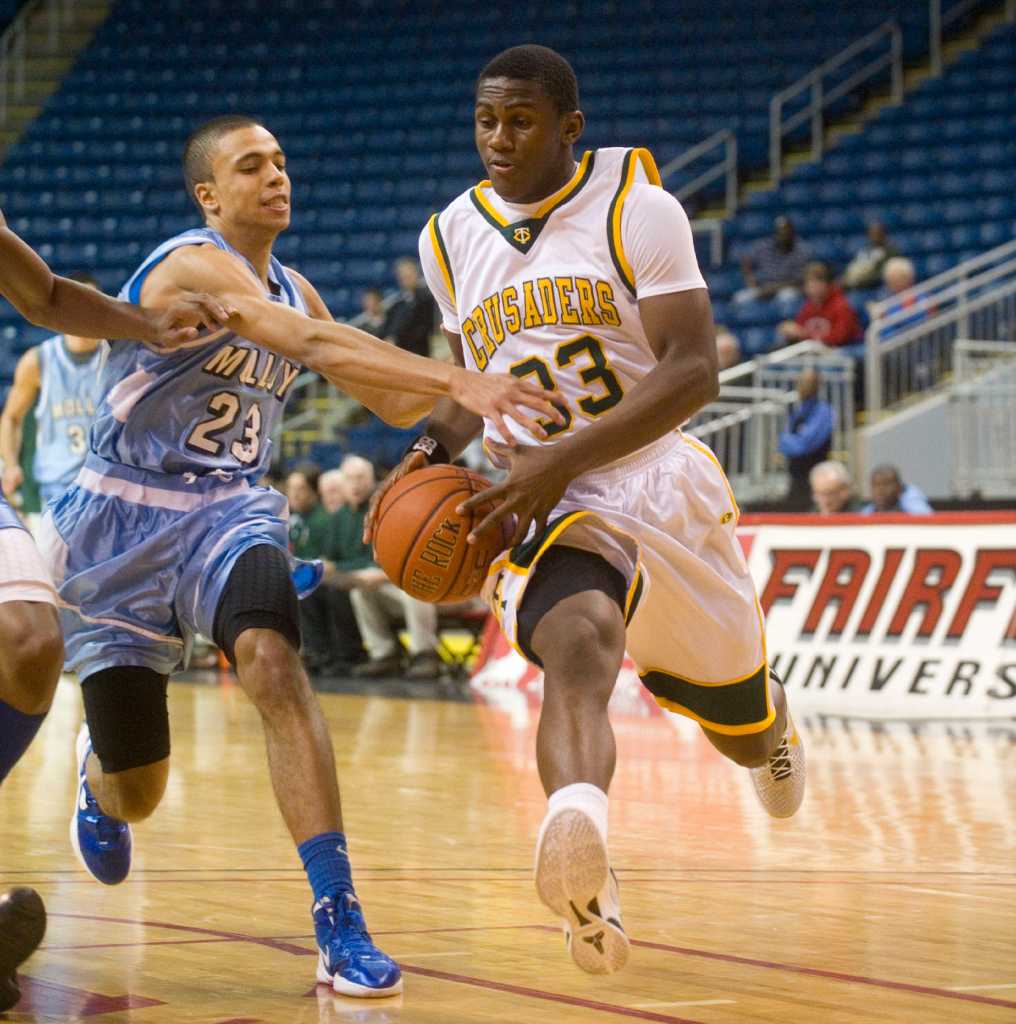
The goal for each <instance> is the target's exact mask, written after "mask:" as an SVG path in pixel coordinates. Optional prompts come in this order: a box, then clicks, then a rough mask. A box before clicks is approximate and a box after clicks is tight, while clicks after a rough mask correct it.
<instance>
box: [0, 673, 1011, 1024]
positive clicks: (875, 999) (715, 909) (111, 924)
mask: <svg viewBox="0 0 1016 1024" xmlns="http://www.w3.org/2000/svg"><path fill="white" fill-rule="evenodd" d="M322 699H323V702H324V707H325V710H326V713H327V716H328V720H329V723H330V726H331V729H332V733H333V736H334V739H335V744H336V751H337V755H338V760H339V765H340V771H341V775H342V778H343V779H344V783H345V788H344V794H345V803H346V813H347V821H348V831H349V833H350V836H351V848H352V856H353V864H354V869H355V872H356V877H357V880H358V887H359V891H360V894H361V896H362V897H363V900H364V903H365V906H366V909H367V912H368V919H369V921H370V923H371V926H372V928H373V930H374V934H375V936H376V937H377V938H379V939H380V940H381V941H382V942H383V944H384V946H385V948H386V949H387V950H388V951H389V952H391V953H392V954H394V955H395V956H396V957H397V958H398V959H399V960H400V962H401V963H402V964H403V968H404V970H405V973H406V991H405V993H404V995H403V996H401V997H399V998H398V999H396V1000H387V1001H380V1002H377V1003H364V1002H358V1001H352V1000H345V999H340V998H338V997H334V996H332V995H331V993H330V992H328V991H327V990H324V989H322V990H320V991H316V990H315V986H314V967H315V959H314V956H313V952H312V951H313V942H312V940H311V937H310V932H311V929H310V919H309V915H308V907H309V904H310V894H309V891H308V889H307V886H306V883H305V881H304V877H303V873H302V871H301V870H300V868H299V862H298V860H297V858H296V855H295V852H294V851H293V849H292V847H291V845H290V843H289V840H288V838H287V835H286V833H285V831H284V828H283V825H282V822H281V819H280V818H279V816H278V814H277V812H276V810H275V807H274V805H273V802H272V799H271V796H270V792H269V788H268V780H267V775H266V770H265V766H264V756H263V753H262V741H261V731H260V727H259V724H258V721H257V718H256V716H255V714H254V713H253V712H252V710H251V709H250V707H249V706H248V705H247V703H246V701H245V699H244V698H243V696H242V694H240V693H239V692H238V691H237V690H236V688H235V687H233V686H230V685H226V686H218V685H215V686H209V685H191V684H175V685H174V686H173V687H172V688H171V707H172V717H173V724H174V771H173V776H172V780H171V782H170V787H169V792H168V794H167V796H166V800H165V802H164V804H163V806H162V807H161V808H160V810H159V812H158V813H157V814H156V816H155V817H154V818H153V819H152V820H151V821H150V822H149V823H147V824H145V825H143V826H142V827H140V828H138V829H137V830H136V833H135V842H136V847H137V857H136V862H135V870H134V872H133V874H132V876H131V878H130V879H129V880H128V882H127V883H126V884H124V885H122V886H120V887H118V888H115V889H105V888H102V887H101V886H99V885H98V884H96V883H94V882H92V881H91V880H90V879H89V878H87V877H86V876H85V875H84V873H83V872H82V871H81V870H80V869H79V867H78V865H77V863H76V861H75V860H74V859H73V855H72V853H71V851H70V849H69V846H68V843H67V821H68V818H69V815H70V808H71V804H72V801H73V784H74V777H73V767H72V746H73V738H74V733H75V729H76V725H77V722H78V720H79V715H80V711H79V697H78V694H77V691H76V689H75V688H74V686H73V685H71V684H69V683H68V684H64V685H63V686H62V687H61V691H60V694H59V698H58V703H57V705H56V707H55V709H54V712H53V714H52V715H51V716H50V719H49V720H48V722H47V724H46V726H45V728H44V731H43V733H42V734H41V737H40V742H38V743H37V744H36V745H35V747H34V748H33V750H32V751H31V753H30V755H29V756H28V757H27V758H26V760H25V761H24V762H23V763H22V764H21V765H20V766H19V768H18V769H17V771H16V772H15V773H14V774H13V776H12V777H11V779H10V780H9V784H8V785H7V786H6V787H5V788H4V789H3V791H2V794H0V823H2V825H0V828H2V831H0V881H2V882H4V883H10V882H21V883H30V884H33V885H35V886H37V887H38V888H39V890H40V891H41V892H42V893H43V895H44V897H45V899H46V901H47V903H48V906H49V910H50V914H51V918H50V926H49V932H48V934H47V936H46V940H45V943H44V947H43V949H42V950H41V951H40V952H39V953H38V954H37V955H36V956H35V957H34V958H33V959H32V960H31V961H30V962H29V964H28V965H27V966H28V972H27V973H28V975H29V976H30V980H29V981H28V982H27V984H26V986H25V987H26V990H27V992H28V998H27V999H26V1000H25V1001H24V1002H23V1004H22V1005H21V1006H20V1007H19V1009H18V1011H16V1012H14V1013H12V1014H10V1015H9V1017H8V1018H7V1019H8V1020H17V1021H32V1022H51V1021H52V1022H56V1021H60V1022H63V1021H72V1020H73V1021H77V1020H87V1021H93V1020H94V1021H96V1022H97V1024H124V1022H127V1021H130V1022H138V1024H140V1022H154V1024H178V1022H179V1024H194V1022H202V1024H257V1022H263V1024H311V1022H332V1024H334V1022H347V1024H353V1022H356V1024H389V1022H395V1021H398V1022H401V1024H460V1022H462V1024H465V1022H512V1024H578V1022H582V1024H600V1022H602V1024H611V1022H614V1021H617V1022H622V1021H624V1020H635V1021H658V1022H663V1024H679V1022H698V1024H742V1022H756V1021H760V1022H769V1021H772V1022H779V1024H813V1022H823V1024H824V1022H829V1024H848V1022H849V1024H855V1022H870V1021H894V1022H895V1021H899V1022H908V1024H910V1022H915V1024H916V1022H920V1024H928V1022H940V1021H941V1022H950V1024H955V1022H958V1021H964V1022H966V1021H970V1022H977V1024H992V1022H1002V1021H1010V1022H1011V1021H1014V1020H1016V955H1014V954H1016V863H1014V859H1013V848H1014V835H1016V804H1014V798H1013V793H1014V792H1016V724H1013V725H1012V726H1009V725H1005V726H1002V727H999V726H995V727H992V728H988V727H985V726H973V725H964V724H954V725H953V726H952V727H951V729H950V730H949V731H948V732H947V731H946V729H945V727H944V726H941V725H935V724H930V725H926V726H921V727H917V726H913V727H912V726H896V727H883V728H878V729H873V728H872V726H870V725H868V724H866V723H861V722H857V721H853V722H851V723H849V725H848V726H844V725H843V724H841V723H836V722H831V721H826V722H822V721H820V720H818V719H815V718H812V719H810V720H809V718H808V716H807V715H804V714H799V715H798V720H799V725H800V726H801V728H802V731H803V732H804V734H805V735H806V737H807V741H808V754H809V760H810V774H809V795H808V798H807V801H806V803H805V805H804V807H803V809H802V811H801V813H800V815H799V817H798V818H797V819H795V820H792V821H790V822H774V821H770V820H769V819H768V818H767V817H766V816H765V815H764V814H763V812H762V811H761V809H760V808H758V807H757V806H756V804H755V800H754V796H753V795H752V793H751V792H750V787H749V783H748V779H747V777H746V773H745V772H744V771H743V770H740V769H737V768H735V767H733V766H731V765H728V764H726V763H725V762H723V761H722V760H721V759H720V758H719V757H718V756H717V755H715V754H714V753H713V752H712V750H711V748H709V747H708V746H707V745H706V743H705V742H704V741H703V740H702V739H701V738H700V736H699V735H698V732H697V730H696V728H695V727H693V726H690V727H687V726H686V725H685V723H681V722H679V723H677V724H676V725H675V724H674V723H673V722H672V721H671V720H669V719H666V718H654V717H641V718H639V717H619V718H618V719H617V728H618V736H619V748H620V749H619V755H620V756H619V768H618V774H617V778H616V781H615V786H614V791H613V794H612V820H611V829H612V832H611V846H612V850H613V858H614V863H615V864H616V866H617V868H618V873H619V875H620V878H621V891H622V897H623V902H624V911H625V918H626V924H627V926H628V928H629V931H630V933H631V935H632V937H633V939H634V950H633V953H632V958H631V961H630V963H629V967H628V969H627V970H626V971H625V972H623V973H621V974H619V975H615V976H613V977H611V978H606V979H597V978H590V977H587V976H585V975H582V974H580V973H579V972H578V971H577V970H576V969H575V968H574V967H573V966H572V964H571V961H570V960H569V958H568V957H567V955H566V953H565V950H564V946H563V942H562V940H561V936H560V934H559V933H558V932H557V931H556V929H555V928H554V926H553V922H552V920H551V919H550V918H549V916H548V915H547V914H546V912H545V911H544V910H543V908H542V907H541V906H540V905H539V904H538V902H537V900H536V897H535V895H534V892H533V888H532V884H531V880H530V863H531V854H532V845H533V840H534V836H535V833H536V829H537V826H538V823H539V821H540V818H541V815H542V812H543V806H544V802H543V799H542V795H541V792H540V789H539V786H538V783H537V780H536V772H535V766H534V761H533V753H532V751H533V738H534V729H535V714H534V712H533V711H532V710H531V709H530V708H528V707H527V706H526V704H525V702H524V701H521V702H518V703H515V704H512V703H509V704H507V705H506V706H504V707H501V708H498V707H492V706H489V705H484V704H481V703H475V702H474V703H455V702H451V701H438V700H407V699H394V698H390V697H383V696H369V697H365V696H341V695H333V694H328V695H325V696H324V697H323V698H322ZM0 1019H3V1018H2V1016H0Z"/></svg>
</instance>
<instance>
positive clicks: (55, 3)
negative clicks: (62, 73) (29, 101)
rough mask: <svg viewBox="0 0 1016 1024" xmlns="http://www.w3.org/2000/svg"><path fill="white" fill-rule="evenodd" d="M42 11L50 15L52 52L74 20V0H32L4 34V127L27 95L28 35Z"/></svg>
mask: <svg viewBox="0 0 1016 1024" xmlns="http://www.w3.org/2000/svg"><path fill="white" fill-rule="evenodd" d="M40 15H42V16H44V17H45V19H46V30H47V46H48V49H49V52H50V53H55V52H56V51H57V48H58V47H59V45H60V34H61V32H62V31H63V30H65V29H67V28H69V27H70V26H71V25H72V24H73V22H74V16H75V8H74V0H29V2H28V3H26V4H25V6H24V7H22V8H21V10H20V11H18V13H17V15H16V16H15V18H14V20H13V21H12V22H11V23H10V25H8V26H7V29H6V31H5V32H4V33H3V35H2V36H0V128H5V127H6V126H7V123H8V121H9V116H10V108H11V107H12V106H13V105H14V104H16V103H18V102H19V101H20V100H22V99H24V96H25V64H26V61H27V58H28V57H29V56H30V54H29V53H28V35H29V31H30V29H31V28H33V27H34V25H35V23H36V21H37V16H40Z"/></svg>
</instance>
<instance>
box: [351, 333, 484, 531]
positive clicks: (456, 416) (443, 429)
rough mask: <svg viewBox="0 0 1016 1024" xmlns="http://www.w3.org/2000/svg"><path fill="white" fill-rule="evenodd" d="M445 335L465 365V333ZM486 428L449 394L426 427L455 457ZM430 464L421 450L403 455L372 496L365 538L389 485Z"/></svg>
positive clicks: (450, 455)
mask: <svg viewBox="0 0 1016 1024" xmlns="http://www.w3.org/2000/svg"><path fill="white" fill-rule="evenodd" d="M441 330H442V331H444V335H445V337H446V338H447V339H448V347H449V348H450V349H451V351H452V358H453V359H454V360H455V362H456V364H457V365H458V366H463V365H464V363H465V360H464V359H463V357H462V337H461V335H458V334H453V333H452V332H451V331H449V330H448V329H447V328H445V327H442V328H441ZM482 430H483V418H482V417H480V416H476V415H474V414H473V413H471V412H469V410H468V409H463V408H462V406H461V405H456V404H455V402H453V401H451V400H450V399H447V398H441V399H439V400H438V402H437V404H436V405H435V406H434V412H433V413H432V414H431V416H430V419H428V420H427V425H426V427H425V428H424V434H425V435H426V436H427V437H430V438H433V439H434V440H435V441H437V442H438V444H440V445H442V446H443V447H444V449H445V452H446V453H447V456H448V458H449V459H451V460H452V461H454V460H455V459H457V458H458V457H459V456H460V455H461V454H462V452H463V451H464V449H465V447H466V445H468V444H469V442H470V441H472V440H473V438H474V437H478V436H479V434H480V432H481V431H482ZM428 465H431V461H430V459H429V458H428V457H427V455H426V454H425V453H424V452H422V451H410V452H407V453H406V454H405V456H403V459H402V461H401V462H400V463H399V464H398V465H397V466H396V467H395V468H394V469H393V470H392V471H391V472H390V473H389V474H388V476H386V477H385V478H384V480H382V481H381V483H380V484H379V485H378V487H377V488H376V489H375V491H374V493H373V494H372V495H371V498H370V505H369V506H368V507H367V515H366V517H365V518H364V521H363V542H364V544H369V543H370V542H371V541H372V540H373V538H374V520H375V518H376V516H377V510H378V508H379V507H380V505H381V499H382V498H383V497H384V496H385V494H386V493H387V492H388V491H389V489H390V488H391V487H392V486H393V485H394V484H395V483H396V482H397V481H399V480H401V479H402V478H403V477H404V476H406V475H407V474H409V473H415V472H416V471H417V470H418V469H424V468H425V467H426V466H428Z"/></svg>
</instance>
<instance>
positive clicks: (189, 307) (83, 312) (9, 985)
mask: <svg viewBox="0 0 1016 1024" xmlns="http://www.w3.org/2000/svg"><path fill="white" fill-rule="evenodd" d="M0 295H3V297H4V298H6V299H8V300H9V301H10V302H11V304H12V305H13V306H14V307H15V309H17V311H18V312H19V313H21V315H22V316H24V317H25V318H26V319H28V320H31V321H32V322H33V323H36V324H39V325H40V326H42V327H47V328H49V330H51V331H64V332H67V333H69V334H75V335H85V336H93V337H102V336H106V337H114V338H122V337H134V338H139V339H141V340H143V341H145V342H146V343H149V344H169V343H174V342H179V341H186V340H189V339H191V338H193V337H195V336H196V335H197V331H196V329H195V328H196V325H197V324H199V323H219V322H221V321H224V320H225V319H226V318H227V316H228V311H227V310H226V308H225V307H223V306H222V305H221V304H220V303H218V302H216V301H215V300H212V299H210V298H209V296H207V295H187V296H181V297H180V299H179V301H178V302H176V303H175V304H174V305H173V307H172V308H170V309H165V310H160V311H158V312H153V311H151V310H148V309H143V308H141V307H140V306H130V305H128V304H126V303H123V302H117V301H115V300H114V299H111V298H109V297H107V296H105V295H103V294H102V293H101V292H98V291H96V290H95V289H92V288H87V287H84V286H83V285H81V284H79V283H76V282H74V281H71V280H69V279H68V278H64V277H57V276H56V275H55V274H53V273H52V272H51V271H50V269H49V267H47V266H46V264H45V262H44V261H43V260H42V259H41V258H40V257H39V256H38V255H37V254H36V253H35V252H33V251H32V249H31V248H29V246H27V245H26V244H25V243H24V242H23V241H22V240H21V239H20V238H18V236H17V235H16V234H14V232H13V231H11V230H10V229H9V228H8V227H7V224H6V221H5V220H4V218H3V214H2V213H0ZM62 664H63V641H62V640H61V637H60V627H59V624H58V622H57V615H56V592H55V591H54V589H53V583H52V581H51V580H50V578H49V574H48V572H47V571H46V567H45V565H44V564H43V562H42V559H41V558H40V557H39V552H38V551H37V550H36V548H35V545H34V544H33V543H32V538H31V537H30V536H29V535H28V532H27V531H26V530H25V529H24V528H23V527H22V524H21V520H20V519H19V518H18V516H17V514H16V513H15V512H14V510H13V509H12V508H11V507H10V505H8V504H7V502H6V501H5V500H4V498H3V497H2V496H0V784H2V783H3V781H4V779H5V778H6V777H7V775H8V773H9V772H10V771H11V769H12V768H13V767H14V766H15V765H16V764H17V763H18V761H19V760H20V758H21V756H22V755H23V754H24V753H25V751H26V750H27V749H28V747H29V744H31V742H32V739H33V737H34V736H35V734H36V733H37V732H38V731H39V727H40V726H41V725H42V722H43V720H44V719H45V717H46V713H47V711H48V710H49V706H50V704H51V702H52V700H53V693H54V691H55V690H56V684H57V680H58V679H59V677H60V667H61V665H62ZM2 827H3V828H4V829H7V828H8V827H9V826H8V824H7V823H6V822H5V823H4V825H3V826H2ZM45 930H46V909H45V907H44V906H43V903H42V900H41V899H40V898H39V894H38V893H37V892H36V891H35V890H34V889H28V888H25V887H21V888H17V889H12V890H10V891H9V892H6V893H4V894H3V895H2V896H0V1013H3V1011H4V1010H9V1009H10V1008H11V1007H12V1006H14V1004H15V1003H17V1002H18V999H19V998H20V996H21V992H20V990H19V988H18V981H17V974H16V973H15V972H16V970H17V968H18V967H19V966H20V965H21V964H22V963H23V962H24V961H25V960H26V959H27V958H28V957H29V956H31V954H32V953H33V952H34V951H35V949H36V948H37V947H38V945H39V943H40V942H41V941H42V937H43V934H44V933H45Z"/></svg>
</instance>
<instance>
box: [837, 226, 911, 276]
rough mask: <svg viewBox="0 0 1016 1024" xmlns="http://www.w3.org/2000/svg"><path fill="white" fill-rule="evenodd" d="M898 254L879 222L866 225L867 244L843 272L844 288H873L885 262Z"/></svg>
mask: <svg viewBox="0 0 1016 1024" xmlns="http://www.w3.org/2000/svg"><path fill="white" fill-rule="evenodd" d="M898 254H899V250H898V249H897V248H896V246H895V245H894V244H893V242H891V241H890V240H889V237H888V235H887V233H886V229H885V225H884V224H883V223H882V222H881V221H880V220H875V221H872V222H871V223H870V224H869V225H868V244H867V245H866V246H864V247H863V248H861V249H859V250H858V251H857V254H856V255H855V256H854V258H853V259H852V260H851V261H850V262H849V263H848V264H847V269H846V270H845V271H844V272H843V287H844V288H874V287H876V286H877V285H878V283H879V282H880V281H881V280H882V268H883V267H884V266H885V264H886V261H887V260H889V259H890V258H891V257H893V256H896V255H898Z"/></svg>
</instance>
